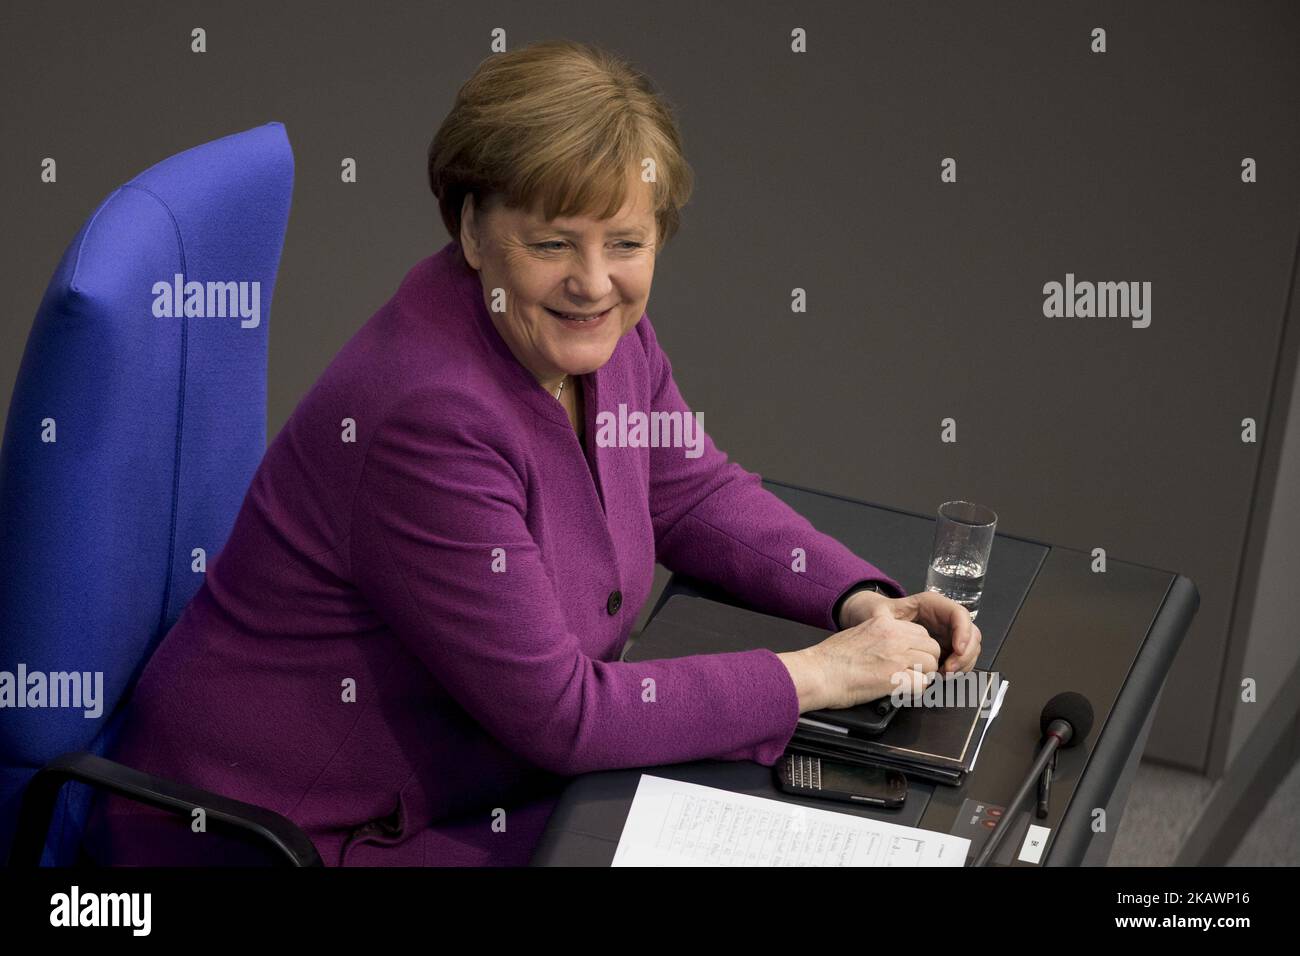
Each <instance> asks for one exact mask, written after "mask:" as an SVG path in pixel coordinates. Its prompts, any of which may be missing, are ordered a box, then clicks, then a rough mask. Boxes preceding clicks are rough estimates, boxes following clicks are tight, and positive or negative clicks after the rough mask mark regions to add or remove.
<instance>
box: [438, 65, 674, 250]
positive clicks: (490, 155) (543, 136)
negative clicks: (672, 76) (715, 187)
mask: <svg viewBox="0 0 1300 956" xmlns="http://www.w3.org/2000/svg"><path fill="white" fill-rule="evenodd" d="M647 157H648V158H650V159H652V160H653V161H654V169H655V178H654V181H653V182H652V183H651V186H652V187H653V198H654V211H655V223H656V225H657V227H658V236H657V237H656V240H655V241H656V245H658V246H663V245H665V244H666V243H667V242H668V240H669V239H671V238H672V237H673V235H674V234H675V233H676V232H677V228H678V225H679V221H680V216H679V210H680V209H681V207H682V206H684V205H685V204H686V201H687V199H688V198H689V197H690V194H691V188H692V183H693V180H694V175H693V173H692V171H691V168H690V166H689V165H688V164H687V162H686V158H685V156H684V155H683V154H682V144H681V135H680V133H679V131H678V129H677V124H676V121H675V119H674V117H673V114H672V109H671V107H670V105H669V104H668V102H667V101H666V100H665V99H664V98H663V97H662V96H661V95H660V94H659V93H658V91H657V90H656V89H655V87H654V85H653V83H651V81H650V80H649V78H647V77H646V76H645V75H644V74H642V73H641V72H639V71H638V70H636V69H634V68H633V67H632V66H631V65H629V64H628V63H627V62H625V61H623V60H621V59H619V58H618V57H615V56H613V55H612V54H610V53H607V52H605V51H603V50H600V49H598V48H596V47H594V46H591V45H589V44H585V43H579V42H576V41H572V40H546V41H542V42H539V43H533V44H530V45H529V46H525V47H521V48H520V49H518V50H511V51H509V52H507V53H497V54H494V55H492V56H490V57H489V58H488V59H486V60H484V61H483V62H482V63H480V64H479V66H478V69H476V70H475V71H474V75H473V76H471V77H470V78H469V79H468V80H467V81H466V82H465V84H464V85H463V86H462V87H461V88H460V91H459V92H458V93H457V94H456V102H455V103H454V104H453V106H452V108H451V111H450V112H449V113H448V114H447V117H446V119H444V120H443V122H442V125H441V126H440V127H439V128H438V132H437V133H436V134H435V135H434V137H433V142H432V143H430V144H429V188H430V189H432V190H433V194H434V196H436V197H437V198H438V208H439V211H440V213H441V215H442V221H443V224H444V225H445V226H446V227H447V232H448V233H449V234H450V235H451V238H452V239H453V240H454V241H455V242H456V243H457V244H459V242H460V213H461V208H462V205H463V203H464V199H465V196H466V195H467V194H472V195H473V196H474V204H475V208H476V209H477V208H484V207H485V206H487V205H489V204H491V203H495V202H502V203H504V204H505V205H506V206H509V207H512V208H516V209H535V208H538V207H539V206H540V210H541V215H542V216H543V218H545V219H547V220H551V219H554V218H555V217H557V216H565V217H569V216H579V215H590V216H593V217H595V218H598V219H608V218H610V217H612V216H614V215H615V214H616V213H617V212H618V211H619V210H620V209H621V208H622V207H623V204H624V202H625V201H626V199H627V192H628V187H629V185H631V184H632V182H633V180H632V177H633V176H636V177H638V178H639V177H640V175H641V171H642V168H643V166H642V161H643V160H644V159H645V158H647Z"/></svg>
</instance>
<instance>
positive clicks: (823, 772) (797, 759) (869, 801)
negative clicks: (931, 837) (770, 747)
mask: <svg viewBox="0 0 1300 956" xmlns="http://www.w3.org/2000/svg"><path fill="white" fill-rule="evenodd" d="M773 769H774V770H775V771H776V779H777V783H779V784H780V786H781V789H782V790H784V791H785V792H786V793H796V794H798V795H799V796H801V797H820V798H822V799H824V800H842V801H844V802H845V803H863V804H866V805H867V806H869V807H885V808H888V809H896V808H898V807H901V806H902V805H903V801H904V800H906V799H907V778H906V777H905V776H903V775H902V774H901V773H899V772H898V771H897V770H891V769H889V768H886V767H860V766H858V765H856V764H851V763H838V762H836V761H834V760H824V759H822V758H821V757H814V756H812V755H811V754H801V753H797V752H791V751H787V752H786V753H785V754H783V755H782V757H781V759H780V760H778V761H777V762H776V766H775V767H774V768H773Z"/></svg>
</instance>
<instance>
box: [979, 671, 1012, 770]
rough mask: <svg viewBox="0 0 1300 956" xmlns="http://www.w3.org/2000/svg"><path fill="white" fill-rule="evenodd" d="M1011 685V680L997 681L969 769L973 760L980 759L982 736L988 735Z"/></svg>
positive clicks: (982, 743)
mask: <svg viewBox="0 0 1300 956" xmlns="http://www.w3.org/2000/svg"><path fill="white" fill-rule="evenodd" d="M1010 686H1011V681H1009V680H1002V681H1000V682H999V683H998V689H997V697H995V698H993V709H992V710H990V711H989V719H988V720H986V721H984V731H983V732H982V733H981V734H980V739H979V740H978V741H976V743H975V756H973V757H971V758H970V769H971V770H974V769H975V761H977V760H979V759H980V748H981V747H983V746H984V738H985V737H987V736H988V735H989V728H990V727H992V726H993V718H994V717H996V716H997V715H998V711H999V710H1001V709H1002V698H1003V697H1006V696H1007V688H1008V687H1010Z"/></svg>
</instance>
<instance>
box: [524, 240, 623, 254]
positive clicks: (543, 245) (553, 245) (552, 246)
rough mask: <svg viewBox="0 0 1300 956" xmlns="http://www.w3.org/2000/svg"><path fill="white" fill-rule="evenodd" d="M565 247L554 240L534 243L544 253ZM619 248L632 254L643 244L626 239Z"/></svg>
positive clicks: (560, 241)
mask: <svg viewBox="0 0 1300 956" xmlns="http://www.w3.org/2000/svg"><path fill="white" fill-rule="evenodd" d="M565 245H567V243H565V242H564V241H563V240H560V239H552V240H549V241H547V242H535V243H533V247H534V248H536V249H541V250H542V251H543V252H558V251H559V250H560V248H562V247H563V246H565ZM619 246H620V247H621V248H622V249H623V250H624V251H625V252H631V251H633V250H635V249H640V248H641V243H639V242H637V241H636V240H635V239H624V240H622V241H621V242H619Z"/></svg>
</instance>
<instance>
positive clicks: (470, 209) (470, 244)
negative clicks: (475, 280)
mask: <svg viewBox="0 0 1300 956" xmlns="http://www.w3.org/2000/svg"><path fill="white" fill-rule="evenodd" d="M478 228H479V224H478V222H476V221H475V218H474V194H473V193H466V194H465V200H464V202H462V203H461V204H460V250H461V252H462V253H463V254H464V256H465V261H466V262H468V263H469V265H470V268H472V269H474V270H475V271H478V269H479V266H480V256H479V248H478Z"/></svg>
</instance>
